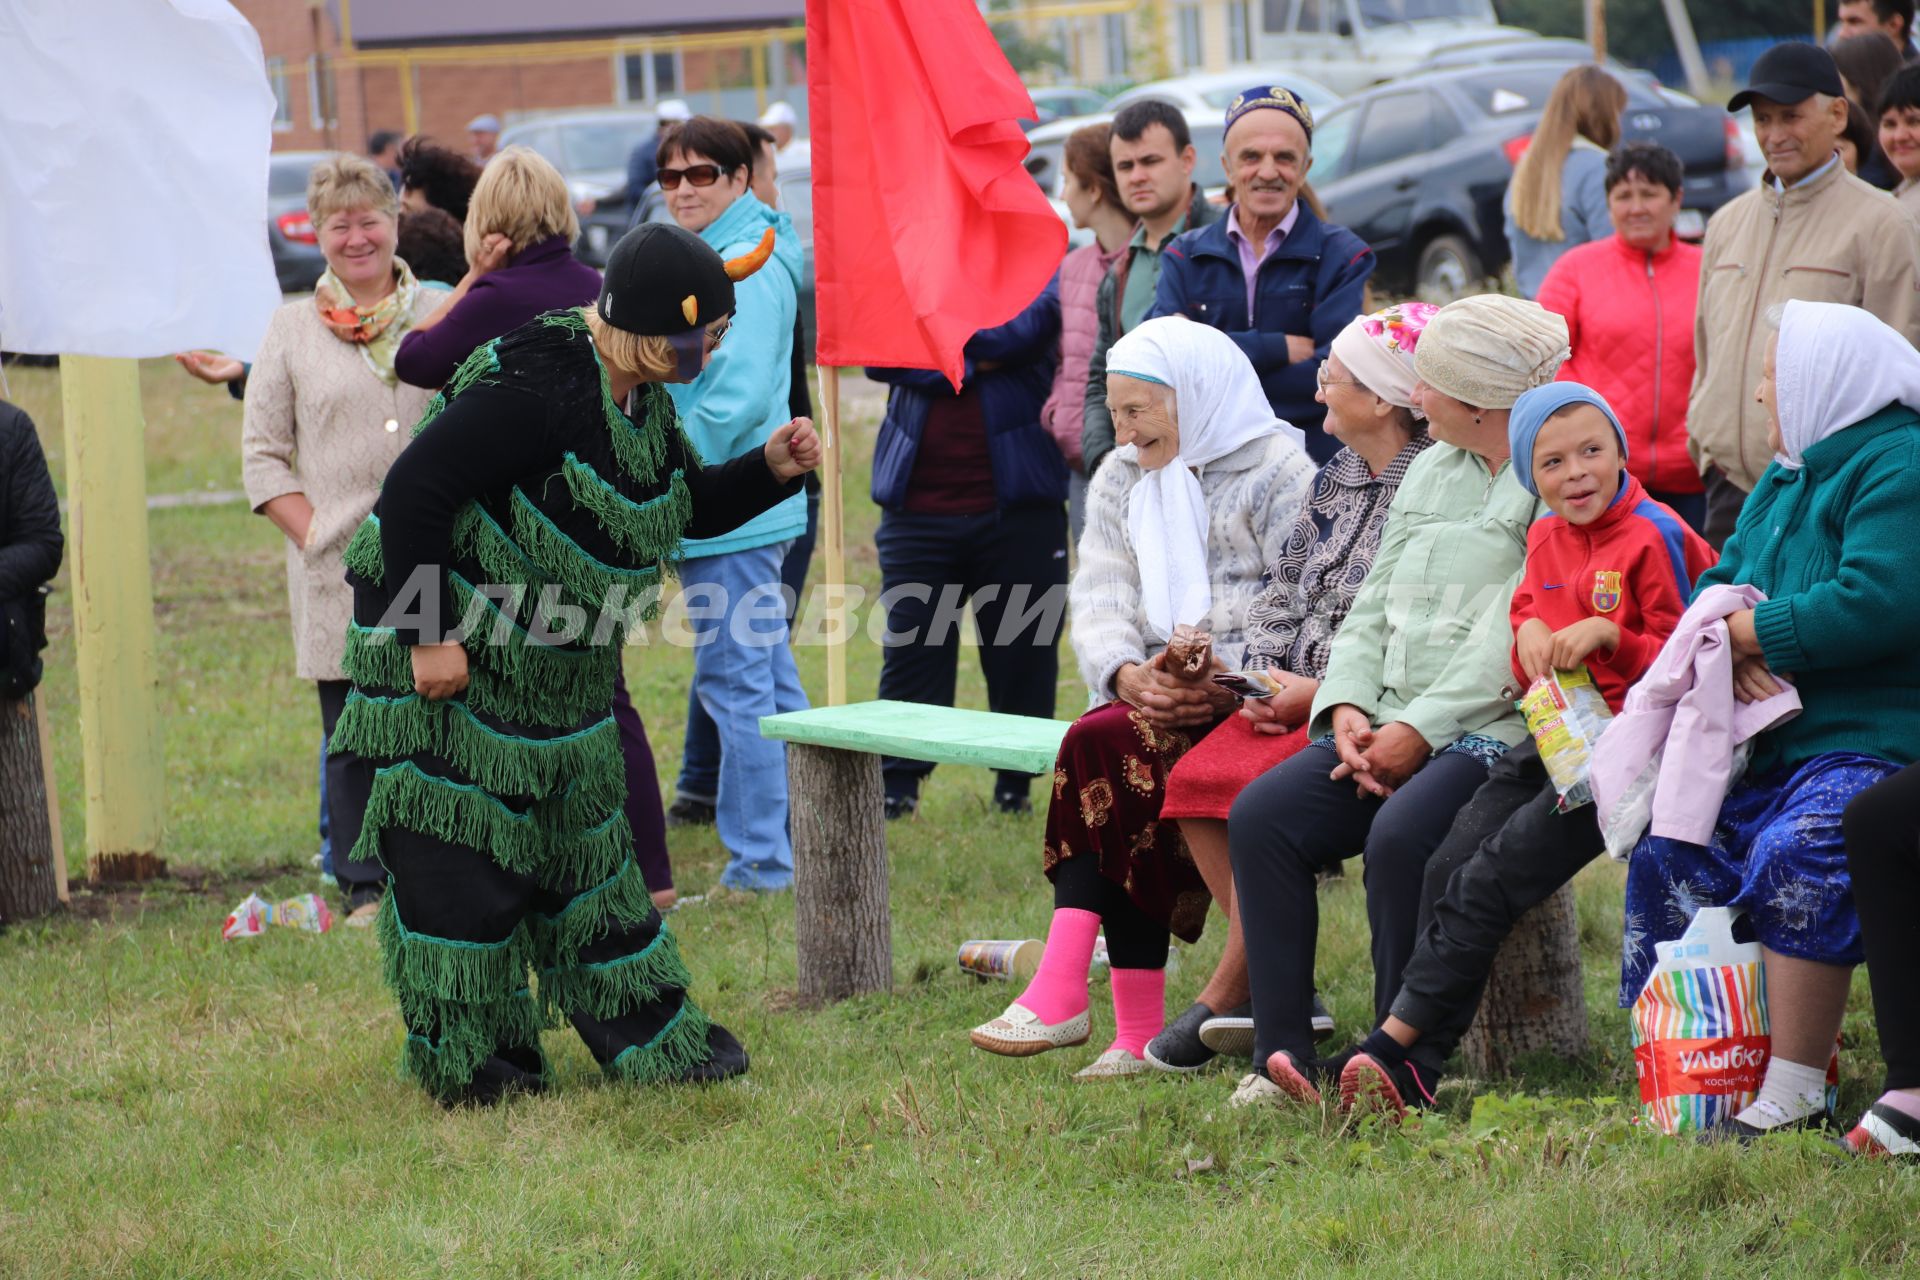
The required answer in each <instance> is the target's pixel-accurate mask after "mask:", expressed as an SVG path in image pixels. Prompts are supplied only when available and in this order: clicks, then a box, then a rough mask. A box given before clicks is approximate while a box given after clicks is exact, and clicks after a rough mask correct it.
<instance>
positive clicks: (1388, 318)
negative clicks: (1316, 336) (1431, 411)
mask: <svg viewBox="0 0 1920 1280" xmlns="http://www.w3.org/2000/svg"><path fill="white" fill-rule="evenodd" d="M1439 309H1440V308H1439V307H1436V306H1434V305H1433V304H1432V303H1431V302H1402V303H1399V304H1397V305H1395V306H1391V307H1388V308H1387V309H1386V310H1384V311H1376V312H1374V313H1373V314H1372V315H1370V316H1361V317H1359V318H1358V319H1356V320H1354V321H1352V322H1351V323H1350V324H1348V325H1347V327H1346V328H1344V329H1342V330H1341V331H1340V332H1339V333H1337V334H1335V335H1334V338H1333V347H1332V351H1333V354H1334V355H1336V356H1339V357H1340V363H1341V364H1343V365H1345V366H1347V371H1348V372H1349V373H1351V374H1353V376H1354V377H1355V378H1357V379H1359V381H1360V383H1361V385H1363V386H1364V387H1366V389H1367V390H1369V391H1371V392H1373V394H1375V395H1377V396H1379V397H1380V398H1381V399H1382V400H1385V401H1386V402H1387V403H1388V404H1393V405H1398V406H1400V407H1401V408H1402V409H1411V410H1413V416H1414V417H1415V418H1416V419H1418V418H1423V417H1425V416H1426V415H1425V414H1423V413H1421V412H1420V411H1419V410H1418V409H1415V408H1414V405H1413V384H1414V383H1415V382H1416V381H1418V378H1417V376H1416V375H1415V374H1414V372H1413V353H1414V350H1415V348H1417V347H1418V346H1419V345H1420V334H1421V332H1422V331H1423V330H1425V329H1426V327H1427V321H1428V320H1431V319H1432V318H1433V313H1434V312H1436V311H1438V310H1439Z"/></svg>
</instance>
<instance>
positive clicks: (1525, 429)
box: [1507, 382, 1627, 498]
mask: <svg viewBox="0 0 1920 1280" xmlns="http://www.w3.org/2000/svg"><path fill="white" fill-rule="evenodd" d="M1572 404H1590V405H1592V406H1593V407H1594V408H1596V409H1598V410H1599V411H1600V412H1602V413H1604V414H1606V415H1607V421H1608V422H1611V423H1612V424H1613V434H1614V435H1615V436H1616V437H1617V438H1618V439H1619V441H1620V461H1622V462H1625V461H1626V460H1627V431H1626V428H1625V427H1622V426H1621V425H1620V415H1619V414H1617V413H1615V412H1614V411H1613V406H1612V405H1610V404H1608V403H1607V398H1606V397H1605V396H1603V395H1601V394H1600V393H1599V392H1598V391H1595V390H1594V389H1593V388H1592V387H1589V386H1585V385H1582V384H1581V383H1578V382H1549V383H1548V384H1547V385H1546V386H1544V387H1535V388H1534V389H1533V390H1531V391H1527V392H1523V393H1521V396H1520V398H1519V399H1518V400H1515V401H1514V402H1513V413H1512V416H1511V417H1509V418H1508V419H1507V447H1508V449H1509V451H1510V452H1511V453H1512V454H1513V478H1514V479H1515V480H1518V481H1519V482H1520V484H1521V487H1522V488H1524V489H1525V490H1526V491H1527V492H1528V493H1530V494H1532V495H1533V496H1534V497H1536V498H1537V497H1539V496H1540V490H1539V488H1538V486H1536V485H1535V484H1534V483H1533V442H1534V441H1536V440H1538V439H1539V438H1540V428H1542V427H1544V426H1546V425H1547V419H1548V418H1551V417H1552V416H1553V415H1554V414H1556V413H1558V412H1560V411H1561V410H1562V409H1564V408H1566V407H1567V406H1568V405H1572Z"/></svg>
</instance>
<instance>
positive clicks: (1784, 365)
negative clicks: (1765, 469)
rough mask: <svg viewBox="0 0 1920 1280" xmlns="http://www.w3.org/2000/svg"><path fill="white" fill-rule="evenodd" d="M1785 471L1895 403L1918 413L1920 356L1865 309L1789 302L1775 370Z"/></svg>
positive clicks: (1781, 459) (1894, 330)
mask: <svg viewBox="0 0 1920 1280" xmlns="http://www.w3.org/2000/svg"><path fill="white" fill-rule="evenodd" d="M1773 390H1774V401H1775V404H1776V406H1777V407H1778V409H1779V413H1780V452H1779V453H1776V454H1775V455H1774V457H1775V459H1777V460H1778V461H1779V463H1780V465H1781V466H1783V467H1789V468H1792V469H1793V470H1795V471H1797V470H1799V469H1800V467H1801V466H1803V465H1804V464H1805V458H1806V453H1807V450H1809V449H1811V448H1813V446H1815V445H1816V444H1819V443H1820V442H1821V441H1822V440H1825V439H1826V438H1827V437H1828V436H1830V435H1833V434H1834V433H1835V432H1837V431H1844V430H1846V429H1847V428H1848V427H1851V426H1854V425H1856V424H1858V423H1860V422H1861V421H1863V420H1865V419H1866V418H1869V417H1871V416H1872V415H1874V414H1876V413H1878V412H1880V410H1882V409H1884V408H1886V407H1887V406H1888V405H1890V404H1893V403H1895V402H1896V401H1897V402H1898V403H1900V404H1903V405H1906V406H1907V407H1908V408H1909V409H1914V410H1920V352H1916V351H1914V349H1913V344H1912V343H1910V342H1908V341H1907V340H1906V338H1904V337H1902V336H1901V334H1900V332H1899V330H1897V329H1893V328H1890V327H1889V326H1888V325H1886V324H1885V323H1883V322H1882V321H1880V320H1879V319H1877V318H1875V317H1874V316H1873V315H1872V314H1871V313H1869V312H1866V311H1862V310H1861V309H1860V308H1859V307H1849V306H1844V305H1842V304H1840V303H1837V302H1789V303H1788V304H1787V306H1786V312H1785V315H1784V316H1783V318H1782V319H1781V321H1780V347H1779V350H1778V353H1777V354H1776V355H1775V357H1774V364H1773Z"/></svg>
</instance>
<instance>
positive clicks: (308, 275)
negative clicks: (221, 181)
mask: <svg viewBox="0 0 1920 1280" xmlns="http://www.w3.org/2000/svg"><path fill="white" fill-rule="evenodd" d="M333 154H334V153H333V152H331V151H276V152H274V153H273V155H271V156H269V157H268V158H267V247H268V248H269V249H270V250H272V252H273V274H274V277H275V278H276V279H277V280H279V282H280V292H282V293H305V292H307V291H308V290H310V289H312V288H313V286H314V285H316V284H318V283H319V282H320V276H321V274H322V273H323V272H325V271H326V269H327V260H326V258H325V256H323V255H322V254H321V252H320V236H319V235H318V233H316V232H315V230H314V226H313V219H312V218H309V217H308V216H307V175H308V174H310V173H312V172H313V166H315V165H317V164H319V163H320V162H321V161H322V160H326V159H328V158H330V157H331V156H332V155H333Z"/></svg>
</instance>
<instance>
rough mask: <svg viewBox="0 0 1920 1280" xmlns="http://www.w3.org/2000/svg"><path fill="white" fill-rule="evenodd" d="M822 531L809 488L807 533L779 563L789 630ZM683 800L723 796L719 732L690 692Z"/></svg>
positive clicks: (816, 495)
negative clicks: (785, 598)
mask: <svg viewBox="0 0 1920 1280" xmlns="http://www.w3.org/2000/svg"><path fill="white" fill-rule="evenodd" d="M819 529H820V490H819V489H818V488H817V487H815V486H812V485H809V486H808V487H807V531H806V532H805V533H803V534H801V535H800V536H799V537H797V538H795V539H794V540H793V541H792V542H789V543H788V544H787V548H788V549H787V554H786V558H785V559H783V560H782V561H781V562H780V581H781V584H782V585H784V586H785V587H786V589H787V627H788V629H789V630H791V629H792V627H793V620H794V617H795V616H796V615H797V613H798V611H799V608H800V605H801V603H802V601H801V595H802V593H804V592H805V591H806V587H807V569H808V568H809V567H810V566H811V565H812V563H813V545H814V540H815V538H816V537H817V536H818V533H819ZM673 790H674V794H675V796H676V797H678V798H680V799H686V800H698V801H700V802H701V803H702V804H712V803H713V801H714V797H715V796H717V795H719V794H720V731H719V730H718V729H716V728H714V727H713V717H712V716H709V715H708V714H707V712H706V708H704V707H702V706H701V705H700V694H699V691H698V690H695V689H688V690H687V732H686V737H685V739H684V740H683V741H682V743H681V748H680V777H679V780H678V781H676V782H675V783H674V788H673Z"/></svg>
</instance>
